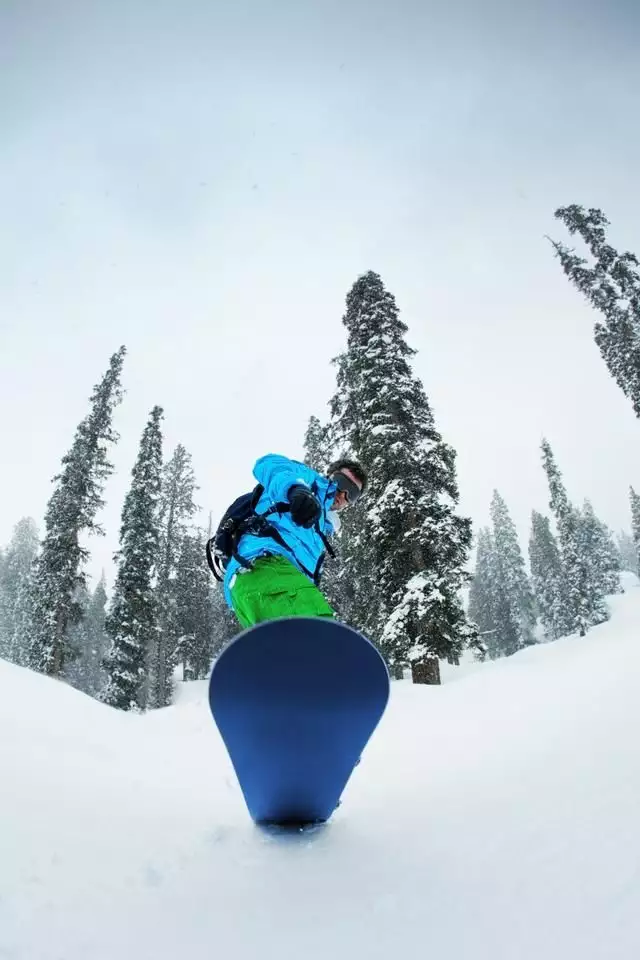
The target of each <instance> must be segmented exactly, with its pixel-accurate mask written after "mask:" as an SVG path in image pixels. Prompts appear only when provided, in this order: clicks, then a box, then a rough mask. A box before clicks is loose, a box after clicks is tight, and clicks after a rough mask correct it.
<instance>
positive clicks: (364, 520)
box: [331, 272, 476, 667]
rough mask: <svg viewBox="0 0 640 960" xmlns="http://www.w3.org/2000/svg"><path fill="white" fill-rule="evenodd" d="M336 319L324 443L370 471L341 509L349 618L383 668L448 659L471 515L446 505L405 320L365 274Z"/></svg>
mask: <svg viewBox="0 0 640 960" xmlns="http://www.w3.org/2000/svg"><path fill="white" fill-rule="evenodd" d="M343 323H344V326H345V327H346V329H347V349H346V351H345V352H344V353H343V354H342V355H341V356H340V357H338V358H337V360H336V361H335V362H336V363H337V366H338V374H337V389H336V392H335V394H334V396H333V399H332V401H331V413H332V417H333V420H332V424H331V427H332V445H333V446H334V447H335V448H337V449H338V451H339V453H340V454H346V455H348V456H352V457H353V458H355V459H356V460H358V461H359V462H361V463H362V464H363V466H364V467H365V469H368V471H369V475H370V483H369V488H368V490H367V494H366V496H365V497H363V498H362V499H361V501H360V502H359V503H358V504H357V505H356V506H355V507H354V508H351V509H350V510H348V511H345V512H344V535H343V536H342V538H341V540H342V546H343V556H344V559H345V562H346V565H347V569H348V570H349V576H350V583H351V588H352V590H353V599H352V602H351V605H350V611H349V618H350V622H352V623H353V624H354V626H358V627H360V629H362V630H363V631H364V632H365V633H366V634H367V635H368V636H369V637H371V638H372V639H373V640H374V641H375V642H377V643H378V644H379V646H380V647H381V649H382V651H383V653H384V655H385V657H386V659H387V661H388V662H389V664H390V665H391V666H392V667H394V666H396V665H398V664H401V663H403V662H406V661H411V662H414V663H418V662H422V661H425V660H427V659H429V658H430V657H434V656H435V657H440V658H443V659H447V660H449V661H450V662H452V663H457V662H458V660H459V657H460V654H461V653H462V651H463V649H464V648H465V647H466V646H467V644H469V643H470V642H471V641H472V640H473V639H474V638H475V636H476V633H475V630H474V628H472V626H471V624H470V623H469V622H468V621H467V618H466V615H465V612H464V609H463V606H462V600H461V589H462V587H463V586H464V585H465V584H466V583H467V581H468V579H469V578H468V575H467V574H466V572H465V563H466V561H467V555H468V551H469V547H470V543H471V523H470V521H469V520H468V519H467V518H463V517H460V516H458V515H457V513H456V505H457V502H458V488H457V483H456V475H455V453H454V450H453V449H452V447H450V446H449V445H448V444H446V443H445V442H444V441H443V439H442V437H441V436H440V434H439V433H438V431H437V430H436V428H435V424H434V419H433V415H432V413H431V409H430V407H429V402H428V400H427V397H426V394H425V391H424V387H423V385H422V383H421V382H420V381H419V380H418V379H417V378H416V377H415V376H414V375H413V374H412V371H411V368H410V360H411V357H412V356H413V355H414V353H415V351H414V350H412V349H411V348H410V347H409V346H408V344H407V343H406V340H405V334H406V333H407V327H406V326H405V324H404V323H403V322H402V321H401V320H400V317H399V313H398V308H397V306H396V303H395V300H394V298H393V296H392V295H391V294H390V293H389V292H388V291H387V290H385V288H384V285H383V283H382V280H381V279H380V277H379V276H378V275H377V274H376V273H373V272H369V273H366V274H364V275H363V276H361V277H360V278H359V279H358V280H357V281H356V282H355V283H354V285H353V287H352V289H351V290H350V292H349V294H348V296H347V310H346V313H345V316H344V318H343Z"/></svg>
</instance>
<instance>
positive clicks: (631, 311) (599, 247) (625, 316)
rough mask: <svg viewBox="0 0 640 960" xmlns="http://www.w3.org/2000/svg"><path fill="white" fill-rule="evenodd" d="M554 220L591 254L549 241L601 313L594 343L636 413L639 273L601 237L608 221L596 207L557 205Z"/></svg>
mask: <svg viewBox="0 0 640 960" xmlns="http://www.w3.org/2000/svg"><path fill="white" fill-rule="evenodd" d="M555 217H556V219H558V220H560V221H561V222H562V223H564V225H565V226H566V227H567V229H568V231H569V233H570V234H571V235H572V236H573V235H574V234H576V233H577V234H578V235H579V236H580V237H581V238H582V239H583V241H584V242H585V244H586V245H587V247H588V249H589V252H590V254H591V257H592V263H591V264H589V263H588V261H587V260H586V259H585V258H584V257H580V256H578V255H577V254H576V253H575V252H574V251H573V250H571V249H569V248H568V247H566V246H565V245H564V244H562V243H558V242H556V241H553V240H552V241H551V242H552V244H553V247H554V249H555V251H556V255H557V256H558V257H559V259H560V263H561V264H562V269H563V270H564V272H565V273H566V275H567V276H568V277H569V279H570V280H571V282H572V283H573V284H574V285H575V286H576V287H577V288H578V290H579V291H580V292H581V293H582V294H583V295H584V296H585V297H586V298H587V300H588V301H589V302H590V303H591V305H592V306H593V307H595V309H596V310H598V311H599V313H600V314H601V315H602V317H603V321H597V322H596V324H595V341H596V343H597V345H598V347H599V348H600V353H601V354H602V357H603V359H604V361H605V363H606V365H607V367H608V369H609V373H610V374H611V376H612V377H613V378H614V380H615V381H616V383H617V384H618V386H619V387H620V388H621V390H622V391H623V392H624V393H625V395H626V396H627V397H628V398H629V400H630V401H631V403H632V405H633V409H634V412H635V415H636V416H637V417H640V271H639V270H638V266H639V265H640V264H639V261H638V258H637V257H636V256H635V254H633V253H630V252H629V251H627V252H625V253H618V251H617V250H615V249H614V248H613V247H612V246H610V245H609V244H608V243H607V241H606V234H605V227H608V226H609V221H608V220H607V218H606V217H605V215H604V214H603V212H602V211H601V210H598V209H597V208H595V207H591V208H590V209H589V210H585V209H584V207H581V206H578V205H577V204H575V203H574V204H571V206H568V207H560V208H559V209H558V210H556V212H555Z"/></svg>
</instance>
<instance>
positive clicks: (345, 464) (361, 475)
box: [327, 460, 369, 493]
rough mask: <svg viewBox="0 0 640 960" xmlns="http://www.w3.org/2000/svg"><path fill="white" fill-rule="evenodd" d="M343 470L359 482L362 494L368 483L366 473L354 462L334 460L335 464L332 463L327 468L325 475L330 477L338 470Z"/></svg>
mask: <svg viewBox="0 0 640 960" xmlns="http://www.w3.org/2000/svg"><path fill="white" fill-rule="evenodd" d="M345 468H346V469H347V470H350V471H351V473H352V474H353V475H354V477H355V478H356V480H359V481H360V483H361V484H362V492H363V493H364V492H365V490H366V489H367V484H368V482H369V481H368V478H367V473H366V470H365V469H364V467H362V466H361V465H360V464H359V463H357V462H356V461H355V460H336V461H335V463H332V464H331V465H330V466H329V468H328V470H327V475H328V476H331V474H332V473H337V472H338V471H339V470H343V469H345Z"/></svg>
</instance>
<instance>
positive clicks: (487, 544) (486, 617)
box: [469, 527, 501, 659]
mask: <svg viewBox="0 0 640 960" xmlns="http://www.w3.org/2000/svg"><path fill="white" fill-rule="evenodd" d="M497 606H498V605H497V596H496V551H495V546H494V543H493V536H492V534H491V530H490V529H489V527H481V528H480V529H479V530H478V545H477V549H476V568H475V571H474V574H473V579H472V580H471V586H470V587H469V616H470V617H471V619H472V621H473V622H474V623H475V624H476V626H477V628H478V631H479V635H480V639H481V641H482V643H483V644H484V646H485V648H486V652H487V653H488V655H489V656H490V657H491V658H492V659H495V658H496V657H499V656H500V655H501V653H500V644H499V631H498V622H497Z"/></svg>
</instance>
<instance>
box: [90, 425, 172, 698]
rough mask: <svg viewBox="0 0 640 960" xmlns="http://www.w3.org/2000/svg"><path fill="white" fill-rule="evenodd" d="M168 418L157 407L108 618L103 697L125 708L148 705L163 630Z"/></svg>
mask: <svg viewBox="0 0 640 960" xmlns="http://www.w3.org/2000/svg"><path fill="white" fill-rule="evenodd" d="M162 417H163V412H162V408H161V407H154V408H153V410H152V411H151V415H150V417H149V421H148V423H147V425H146V426H145V428H144V432H143V434H142V440H141V443H140V450H139V453H138V457H137V460H136V463H135V466H134V468H133V471H132V482H131V487H130V489H129V491H128V493H127V495H126V497H125V501H124V507H123V510H122V523H121V526H120V549H119V551H118V553H117V554H116V557H115V559H116V561H117V564H118V569H117V576H116V583H115V587H114V591H113V599H112V602H111V605H110V609H109V613H108V616H107V620H106V629H107V633H108V634H109V636H110V638H111V644H110V648H109V651H108V654H107V656H106V658H105V664H104V666H105V670H106V674H107V683H106V686H105V689H104V691H103V693H102V695H101V699H103V700H104V701H105V703H109V704H111V706H114V707H119V708H120V709H122V710H130V709H132V708H135V707H136V706H138V707H141V708H144V707H145V706H146V705H147V704H146V701H145V691H146V689H147V685H146V673H147V668H148V662H149V656H148V653H149V650H153V649H155V645H156V639H157V633H158V608H157V597H156V592H155V575H156V565H157V562H158V557H159V549H160V522H159V505H160V489H161V478H162V432H161V420H162Z"/></svg>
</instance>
